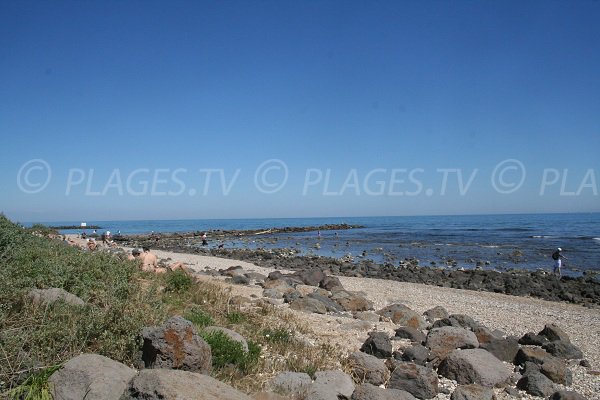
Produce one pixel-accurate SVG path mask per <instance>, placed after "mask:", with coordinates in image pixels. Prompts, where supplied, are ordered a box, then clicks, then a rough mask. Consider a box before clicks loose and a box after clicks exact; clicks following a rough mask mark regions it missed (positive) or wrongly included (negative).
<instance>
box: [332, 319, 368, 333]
mask: <svg viewBox="0 0 600 400" xmlns="http://www.w3.org/2000/svg"><path fill="white" fill-rule="evenodd" d="M339 328H340V329H343V330H346V331H351V330H357V331H368V330H371V329H372V328H373V323H372V322H367V321H356V320H353V321H352V322H347V323H345V324H341V325H340V326H339Z"/></svg>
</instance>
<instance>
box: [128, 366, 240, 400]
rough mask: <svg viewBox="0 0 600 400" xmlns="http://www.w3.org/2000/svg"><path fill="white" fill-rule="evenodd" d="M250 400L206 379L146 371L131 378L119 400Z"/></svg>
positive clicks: (212, 380)
mask: <svg viewBox="0 0 600 400" xmlns="http://www.w3.org/2000/svg"><path fill="white" fill-rule="evenodd" d="M134 399H135V400H183V399H202V400H251V398H250V397H249V396H247V395H245V394H244V393H242V392H239V391H237V390H236V389H234V388H232V387H231V386H229V385H227V384H225V383H223V382H221V381H218V380H216V379H215V378H212V377H210V376H208V375H202V374H197V373H193V372H188V371H179V370H173V369H146V370H142V371H140V373H139V374H138V375H137V376H135V377H134V378H133V379H132V380H131V382H130V383H129V386H128V388H127V390H126V392H125V393H124V394H123V396H122V397H121V400H134Z"/></svg>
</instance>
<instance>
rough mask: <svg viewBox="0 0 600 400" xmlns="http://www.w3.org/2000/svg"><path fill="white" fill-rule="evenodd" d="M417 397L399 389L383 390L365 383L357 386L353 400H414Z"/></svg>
mask: <svg viewBox="0 0 600 400" xmlns="http://www.w3.org/2000/svg"><path fill="white" fill-rule="evenodd" d="M414 399H415V397H414V396H413V395H412V394H410V393H408V392H406V391H404V390H399V389H382V388H380V387H377V386H373V385H371V384H368V383H365V384H363V385H360V386H357V387H356V389H355V390H354V393H353V394H352V398H351V400H414Z"/></svg>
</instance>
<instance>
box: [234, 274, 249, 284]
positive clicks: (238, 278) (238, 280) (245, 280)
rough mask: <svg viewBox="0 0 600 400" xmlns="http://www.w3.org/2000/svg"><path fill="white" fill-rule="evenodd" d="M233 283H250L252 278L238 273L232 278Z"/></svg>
mask: <svg viewBox="0 0 600 400" xmlns="http://www.w3.org/2000/svg"><path fill="white" fill-rule="evenodd" d="M231 283H234V284H236V285H248V284H249V283H250V279H248V278H247V277H246V276H244V275H236V276H234V277H233V278H231Z"/></svg>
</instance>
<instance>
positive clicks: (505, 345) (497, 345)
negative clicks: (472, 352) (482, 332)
mask: <svg viewBox="0 0 600 400" xmlns="http://www.w3.org/2000/svg"><path fill="white" fill-rule="evenodd" d="M479 347H481V348H482V349H485V350H487V351H489V352H490V353H492V354H493V355H494V356H495V357H496V358H497V359H499V360H501V361H506V362H509V363H512V362H513V361H514V359H515V356H516V355H517V352H518V351H519V348H520V347H519V340H518V339H517V338H516V337H514V336H509V337H507V338H497V337H492V338H490V340H489V341H488V342H485V343H483V344H482V343H481V342H480V343H479Z"/></svg>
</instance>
